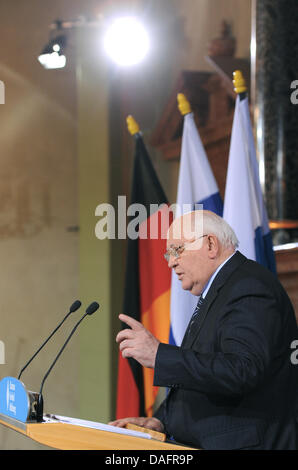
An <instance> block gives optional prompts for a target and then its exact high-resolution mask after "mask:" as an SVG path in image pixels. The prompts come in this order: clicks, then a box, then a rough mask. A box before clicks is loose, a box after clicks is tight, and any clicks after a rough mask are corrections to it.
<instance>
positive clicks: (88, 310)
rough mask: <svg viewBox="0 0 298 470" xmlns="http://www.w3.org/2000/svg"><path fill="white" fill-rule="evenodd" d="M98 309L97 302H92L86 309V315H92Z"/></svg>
mask: <svg viewBox="0 0 298 470" xmlns="http://www.w3.org/2000/svg"><path fill="white" fill-rule="evenodd" d="M98 308H99V304H98V303H97V302H92V304H90V305H89V307H87V308H86V313H87V315H92V313H94V312H96V310H97V309H98Z"/></svg>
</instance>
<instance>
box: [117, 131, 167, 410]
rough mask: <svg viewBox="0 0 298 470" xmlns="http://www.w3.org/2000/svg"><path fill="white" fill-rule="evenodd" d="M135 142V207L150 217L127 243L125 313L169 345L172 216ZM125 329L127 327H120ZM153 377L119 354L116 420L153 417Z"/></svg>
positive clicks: (141, 146) (140, 142)
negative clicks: (167, 254) (168, 242)
mask: <svg viewBox="0 0 298 470" xmlns="http://www.w3.org/2000/svg"><path fill="white" fill-rule="evenodd" d="M134 137H135V142H136V147H135V159H134V169H133V181H132V193H131V204H142V205H143V206H144V208H146V216H144V214H143V217H139V215H138V221H139V224H138V237H137V238H136V239H132V238H128V244H127V261H126V278H125V292H124V308H123V313H125V314H126V315H130V316H131V317H133V318H135V319H136V320H138V321H140V322H141V323H142V324H143V325H144V326H145V327H146V328H147V329H148V330H150V331H151V333H152V334H153V335H154V336H156V337H157V338H158V339H159V341H161V342H165V343H168V339H169V329H170V286H171V272H170V269H169V268H168V266H167V263H166V261H165V260H164V257H163V254H164V252H165V251H166V232H167V229H168V227H169V224H170V223H171V221H172V214H171V213H170V211H169V206H168V202H167V199H166V196H165V193H164V191H163V189H162V187H161V185H160V182H159V180H158V178H157V175H156V172H155V170H154V168H153V165H152V163H151V161H150V158H149V155H148V153H147V150H146V147H145V145H144V142H143V139H142V137H141V135H140V133H139V132H137V133H135V134H134ZM133 207H135V206H133ZM128 227H129V225H128ZM122 328H127V325H125V324H122ZM153 374H154V371H153V370H152V369H148V368H145V367H144V368H143V367H142V366H141V365H140V364H139V363H138V362H137V361H135V360H134V359H132V358H128V359H123V358H122V355H121V353H119V364H118V389H117V409H116V418H117V419H120V418H124V417H127V416H152V412H153V405H154V401H155V398H156V395H157V393H158V388H157V387H153Z"/></svg>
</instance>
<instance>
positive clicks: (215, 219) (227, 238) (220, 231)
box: [198, 211, 239, 250]
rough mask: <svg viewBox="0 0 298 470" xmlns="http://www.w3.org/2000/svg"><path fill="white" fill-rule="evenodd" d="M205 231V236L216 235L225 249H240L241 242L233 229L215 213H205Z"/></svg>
mask: <svg viewBox="0 0 298 470" xmlns="http://www.w3.org/2000/svg"><path fill="white" fill-rule="evenodd" d="M198 212H199V211H198ZM202 214H203V230H204V234H205V235H211V234H213V235H215V236H216V237H217V238H218V240H219V242H220V243H221V244H222V245H223V247H225V248H234V249H235V250H236V248H238V246H239V241H238V239H237V237H236V235H235V232H234V230H233V229H232V227H231V226H230V225H229V224H228V223H227V222H226V221H225V220H224V219H223V218H222V217H219V216H218V215H217V214H215V213H214V212H210V211H203V212H202Z"/></svg>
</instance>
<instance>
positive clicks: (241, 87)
mask: <svg viewBox="0 0 298 470" xmlns="http://www.w3.org/2000/svg"><path fill="white" fill-rule="evenodd" d="M233 77H234V79H233V83H234V90H235V92H236V93H237V94H238V95H239V94H240V93H244V92H245V91H247V88H246V83H245V80H244V77H243V75H242V72H241V70H235V72H233Z"/></svg>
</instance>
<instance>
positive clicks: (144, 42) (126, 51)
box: [104, 17, 149, 66]
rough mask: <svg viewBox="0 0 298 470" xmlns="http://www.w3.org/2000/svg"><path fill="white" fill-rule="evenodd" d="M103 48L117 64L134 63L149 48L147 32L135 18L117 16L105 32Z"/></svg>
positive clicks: (138, 60) (139, 60) (141, 57)
mask: <svg viewBox="0 0 298 470" xmlns="http://www.w3.org/2000/svg"><path fill="white" fill-rule="evenodd" d="M104 48H105V51H106V52H107V54H108V55H109V56H110V57H111V59H112V60H113V61H114V62H116V63H117V64H118V65H122V66H129V65H135V64H137V63H139V62H141V60H142V59H143V58H144V57H145V56H146V54H147V52H148V50H149V38H148V34H147V32H146V30H145V28H144V26H143V25H142V24H141V23H140V22H139V21H138V20H137V19H136V18H133V17H124V18H119V19H117V20H115V21H114V22H113V23H112V24H111V26H110V27H109V29H108V31H107V32H106V35H105V38H104Z"/></svg>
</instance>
